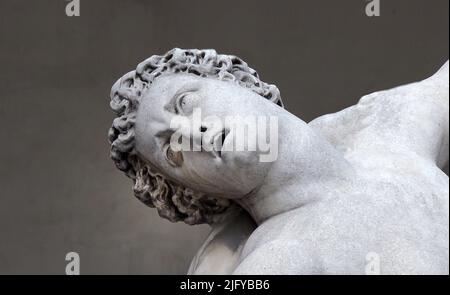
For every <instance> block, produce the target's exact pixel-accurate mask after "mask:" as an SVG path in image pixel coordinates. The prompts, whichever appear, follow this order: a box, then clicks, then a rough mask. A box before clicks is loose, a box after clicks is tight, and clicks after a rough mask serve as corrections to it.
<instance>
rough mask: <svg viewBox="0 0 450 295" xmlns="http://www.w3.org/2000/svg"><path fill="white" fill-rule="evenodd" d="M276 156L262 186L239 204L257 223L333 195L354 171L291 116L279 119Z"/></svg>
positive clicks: (337, 154) (334, 151)
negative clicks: (277, 151)
mask: <svg viewBox="0 0 450 295" xmlns="http://www.w3.org/2000/svg"><path fill="white" fill-rule="evenodd" d="M278 134H279V148H278V150H279V153H278V159H277V160H276V161H275V162H274V163H273V165H272V167H271V169H270V171H269V173H268V175H267V177H266V178H265V181H264V184H263V185H262V186H260V187H259V188H258V189H257V190H255V191H253V192H252V193H250V194H249V195H247V196H245V197H244V198H242V199H240V200H238V203H239V204H240V205H241V206H242V207H243V208H244V209H246V210H247V211H248V212H249V214H250V215H251V216H252V217H253V219H254V220H255V222H256V223H257V224H261V223H262V222H263V221H265V220H267V219H269V218H271V217H272V216H275V215H278V214H282V213H285V212H289V211H292V210H295V209H297V208H300V207H302V206H305V205H308V204H309V203H312V202H317V201H320V200H322V199H324V198H330V197H333V196H334V195H335V190H336V187H338V186H339V185H338V183H342V184H343V183H345V182H349V181H351V179H352V178H353V175H354V173H353V168H352V166H351V165H350V163H348V162H347V161H346V160H345V159H344V157H343V155H342V154H341V153H340V152H339V151H338V150H336V149H335V148H334V147H333V146H332V145H331V144H330V143H329V142H328V141H327V140H326V139H325V138H324V137H323V136H322V135H320V134H318V133H316V132H315V131H314V130H313V129H312V128H310V126H309V125H308V124H306V123H305V122H303V121H302V120H300V119H298V118H297V117H295V116H294V115H292V114H290V113H289V114H288V115H285V114H283V115H282V116H280V117H279V133H278Z"/></svg>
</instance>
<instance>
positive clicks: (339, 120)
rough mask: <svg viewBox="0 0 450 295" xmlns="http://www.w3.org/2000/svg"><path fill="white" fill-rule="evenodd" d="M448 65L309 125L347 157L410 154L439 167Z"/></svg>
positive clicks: (443, 154)
mask: <svg viewBox="0 0 450 295" xmlns="http://www.w3.org/2000/svg"><path fill="white" fill-rule="evenodd" d="M448 67H449V64H448V62H447V63H446V64H445V65H444V66H443V67H442V68H441V69H440V70H439V71H438V72H437V73H436V74H435V75H433V76H432V77H430V78H428V79H425V80H423V81H420V82H417V83H412V84H408V85H404V86H400V87H396V88H393V89H390V90H385V91H380V92H376V93H373V94H370V95H367V96H364V97H363V98H361V100H360V101H359V102H358V104H356V105H355V106H352V107H350V108H347V109H345V110H343V111H341V112H338V113H335V114H330V115H325V116H322V117H319V118H317V119H316V120H314V121H312V122H311V123H310V126H311V127H313V128H314V129H316V130H319V131H320V132H321V133H322V134H323V135H325V137H327V139H328V140H329V141H330V142H332V143H333V144H334V145H335V146H336V147H337V148H339V149H341V150H342V151H343V152H344V153H345V154H346V155H347V156H348V157H349V158H361V157H364V156H365V155H367V154H370V155H371V156H374V158H376V155H377V154H378V155H380V157H386V156H387V157H389V154H392V155H395V156H394V157H398V155H404V156H405V157H409V156H408V155H411V157H409V158H410V159H413V158H415V157H417V156H418V157H420V158H422V159H425V160H431V161H433V162H434V163H436V165H437V166H439V167H441V168H442V167H443V166H444V165H445V164H446V163H447V161H448V156H449V150H448V148H449V80H448V79H449V69H448ZM394 157H393V158H394Z"/></svg>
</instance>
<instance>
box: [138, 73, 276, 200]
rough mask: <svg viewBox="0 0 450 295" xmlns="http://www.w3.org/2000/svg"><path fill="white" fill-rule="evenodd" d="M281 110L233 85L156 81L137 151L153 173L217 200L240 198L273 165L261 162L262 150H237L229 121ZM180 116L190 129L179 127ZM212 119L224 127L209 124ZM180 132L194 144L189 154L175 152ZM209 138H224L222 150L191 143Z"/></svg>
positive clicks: (184, 77) (143, 110) (182, 77)
mask: <svg viewBox="0 0 450 295" xmlns="http://www.w3.org/2000/svg"><path fill="white" fill-rule="evenodd" d="M279 111H280V108H279V107H278V106H276V105H275V104H273V103H272V102H270V101H267V100H266V99H265V98H264V97H261V96H260V95H258V94H256V93H254V92H253V91H251V90H249V89H246V88H244V87H242V86H239V85H237V84H235V83H233V82H228V81H220V80H217V79H214V78H203V77H199V76H196V75H192V74H167V75H163V76H161V77H158V78H157V79H155V81H154V82H153V83H152V84H151V86H150V87H149V89H148V90H147V91H146V92H145V93H144V94H143V97H142V99H141V102H140V104H139V108H138V110H137V117H136V126H135V131H136V151H137V153H138V154H139V156H140V157H141V158H142V159H143V160H144V161H146V162H147V163H148V164H149V165H150V167H152V168H153V170H155V171H156V172H160V173H161V174H163V175H164V176H166V177H168V178H169V179H172V180H173V181H175V182H178V183H180V184H181V185H183V186H185V187H188V188H191V189H193V190H195V191H200V192H203V193H207V194H209V195H211V196H215V197H225V198H240V197H243V196H244V195H246V194H248V193H250V192H251V191H252V190H254V189H257V188H258V187H259V186H260V185H261V184H262V182H263V180H264V177H265V176H266V174H267V173H268V170H269V169H270V166H271V163H270V162H261V161H260V154H261V151H260V149H259V148H258V147H256V150H253V151H249V149H248V148H246V149H245V150H243V151H242V150H241V151H236V149H233V148H232V147H233V136H230V133H229V128H228V127H229V126H228V125H227V123H226V122H227V120H226V118H227V117H228V118H229V117H230V116H234V117H249V116H252V117H256V116H260V117H261V116H264V117H268V116H276V115H277V114H278V112H279ZM199 112H200V113H201V122H200V125H199V126H196V125H195V123H194V122H193V121H194V117H195V114H197V115H198V114H199ZM180 118H182V119H183V120H182V122H183V123H182V124H185V125H186V126H184V127H185V128H180V125H177V126H174V122H175V121H176V122H180V121H179V120H177V119H180ZM208 118H216V120H217V119H219V120H221V121H222V122H224V124H223V125H221V126H219V125H217V124H208V123H209V121H208ZM171 123H172V126H171ZM187 125H189V126H187ZM194 128H198V129H199V130H194ZM176 130H178V132H179V133H180V134H182V138H183V140H188V142H189V140H190V143H191V149H190V150H182V151H174V150H173V149H172V148H171V144H170V141H171V138H172V139H173V135H174V133H175V132H176ZM251 132H255V131H247V132H246V134H245V135H244V137H245V138H247V137H248V136H251ZM267 133H269V132H267ZM205 136H208V138H209V139H208V140H209V141H211V142H213V144H214V143H216V142H217V141H218V140H220V142H221V145H222V146H223V148H222V149H221V150H219V151H217V150H216V151H214V149H213V150H212V151H207V150H205V149H202V150H193V145H192V143H195V142H200V140H201V139H202V138H203V140H205ZM268 136H269V135H267V137H268ZM245 142H247V141H245ZM230 144H231V147H230V146H229V145H230ZM227 145H228V148H225V147H227Z"/></svg>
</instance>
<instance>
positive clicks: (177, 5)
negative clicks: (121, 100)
mask: <svg viewBox="0 0 450 295" xmlns="http://www.w3.org/2000/svg"><path fill="white" fill-rule="evenodd" d="M66 3H67V2H65V1H63V0H39V1H38V0H0V66H1V69H0V123H1V125H0V126H1V128H0V273H2V274H24V273H27V274H28V273H31V274H36V273H55V274H62V273H64V268H65V263H66V262H65V261H64V258H65V254H66V253H67V252H69V251H77V252H78V253H80V255H81V272H82V273H84V274H93V273H95V274H98V273H101V274H127V273H133V274H144V273H145V274H156V273H163V274H181V273H185V271H186V269H187V267H188V264H189V261H190V258H191V257H192V256H193V254H194V252H195V250H196V248H197V247H199V245H200V244H201V241H202V239H203V238H204V237H205V235H206V233H207V230H208V228H207V226H198V227H189V226H187V225H183V224H171V223H169V222H168V221H165V220H162V219H161V218H159V217H158V216H157V214H156V212H155V211H154V210H152V209H148V208H146V207H145V206H144V205H142V204H141V203H139V202H138V201H137V200H135V199H134V197H133V196H132V193H131V183H130V181H129V180H128V179H127V178H126V177H124V176H123V175H122V174H121V173H120V172H119V171H118V170H116V168H115V167H114V166H113V163H112V161H110V160H109V157H108V150H109V146H108V143H107V140H106V133H107V130H108V128H109V126H110V124H111V121H112V118H113V115H112V113H111V112H110V110H109V106H108V103H109V101H108V95H109V90H110V87H111V85H112V83H113V82H114V81H115V80H116V79H117V78H118V77H120V76H121V75H122V74H123V73H125V72H127V71H129V70H131V69H133V68H134V67H135V66H136V64H137V63H138V62H140V61H142V60H143V59H145V58H146V57H148V56H150V55H153V54H162V53H164V52H165V51H167V50H169V49H171V48H172V47H175V46H177V47H182V48H215V49H217V50H218V51H219V52H221V53H232V54H236V55H239V56H241V57H242V58H244V59H245V60H246V61H248V62H249V63H250V64H251V65H253V66H254V67H255V68H256V69H257V70H259V72H260V74H261V76H262V78H263V79H264V80H265V81H268V82H272V83H276V84H277V85H278V86H279V88H280V89H281V91H282V96H283V99H284V101H285V102H286V105H287V108H288V110H290V111H291V112H292V113H294V114H296V115H298V116H299V117H301V118H303V119H304V120H305V121H309V120H311V119H313V118H315V117H317V116H319V115H321V114H324V113H330V112H335V111H338V110H340V109H342V108H344V107H346V106H349V105H351V104H353V103H355V102H356V101H357V99H358V98H359V97H361V96H362V95H364V94H367V93H370V92H372V91H375V90H380V89H385V88H389V87H392V86H395V85H399V84H402V83H406V82H411V81H415V80H418V79H421V78H424V77H426V76H428V75H430V74H431V73H433V72H434V71H435V70H437V68H438V67H439V66H440V65H441V64H443V63H444V61H445V60H446V59H447V58H448V50H449V48H448V35H449V26H448V9H449V7H448V6H449V2H448V0H433V1H429V0H422V1H419V0H381V5H382V6H381V16H380V17H376V18H368V17H367V16H366V15H365V13H364V8H365V5H366V3H367V2H366V1H365V0H346V1H335V0H329V1H324V0H322V1H317V0H310V1H280V0H278V1H263V0H252V1H249V0H246V1H242V0H241V1H234V0H227V1H211V0H209V1H195V0H190V1H171V0H153V1H144V0H129V1H119V0H89V1H87V0H81V16H80V17H72V18H69V17H67V16H66V15H65V12H64V10H65V5H66Z"/></svg>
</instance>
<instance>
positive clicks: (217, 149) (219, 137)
mask: <svg viewBox="0 0 450 295" xmlns="http://www.w3.org/2000/svg"><path fill="white" fill-rule="evenodd" d="M229 133H230V132H229V131H228V130H225V129H224V130H222V131H221V132H219V133H217V134H216V135H214V136H213V138H212V146H213V150H212V151H211V152H212V154H213V155H214V156H215V157H216V158H222V149H223V145H224V142H225V139H226V138H227V136H228V134H229Z"/></svg>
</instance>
